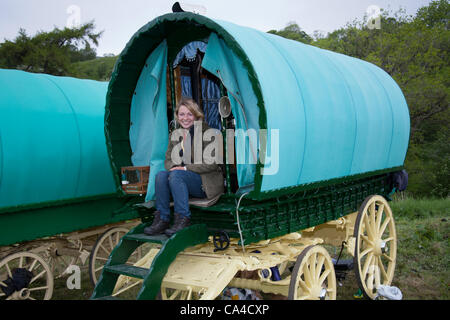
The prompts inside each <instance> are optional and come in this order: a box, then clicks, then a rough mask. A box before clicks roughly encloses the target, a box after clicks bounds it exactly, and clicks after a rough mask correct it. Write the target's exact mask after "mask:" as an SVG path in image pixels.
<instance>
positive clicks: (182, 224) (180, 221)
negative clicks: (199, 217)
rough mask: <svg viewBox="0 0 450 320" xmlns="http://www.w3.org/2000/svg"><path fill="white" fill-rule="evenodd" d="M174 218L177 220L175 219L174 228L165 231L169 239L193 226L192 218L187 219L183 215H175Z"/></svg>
mask: <svg viewBox="0 0 450 320" xmlns="http://www.w3.org/2000/svg"><path fill="white" fill-rule="evenodd" d="M174 218H175V219H174V223H173V226H172V227H171V228H170V229H167V230H166V231H165V233H166V235H167V236H168V237H171V236H173V235H174V234H175V233H177V232H178V231H180V230H181V229H184V228H186V227H188V226H190V225H191V219H190V217H185V216H182V215H181V214H178V213H175V216H174Z"/></svg>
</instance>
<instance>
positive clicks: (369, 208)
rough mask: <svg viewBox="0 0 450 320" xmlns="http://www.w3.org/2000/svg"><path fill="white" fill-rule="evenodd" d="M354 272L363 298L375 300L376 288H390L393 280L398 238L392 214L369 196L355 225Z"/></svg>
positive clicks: (383, 202)
mask: <svg viewBox="0 0 450 320" xmlns="http://www.w3.org/2000/svg"><path fill="white" fill-rule="evenodd" d="M353 236H354V237H355V238H356V241H355V255H354V258H353V259H354V268H355V273H356V279H357V281H358V285H359V287H360V289H361V290H362V292H363V294H364V296H365V297H366V298H370V299H374V298H375V296H376V292H377V287H378V286H379V285H390V284H391V281H392V279H393V277H394V270H395V260H396V255H397V235H396V232H395V223H394V217H393V214H392V210H391V208H390V207H389V204H388V203H387V201H386V200H385V199H384V198H383V197H382V196H378V195H375V196H369V197H367V198H366V199H365V200H364V202H363V204H362V205H361V207H360V209H359V213H358V217H357V218H356V222H355V230H354V234H353Z"/></svg>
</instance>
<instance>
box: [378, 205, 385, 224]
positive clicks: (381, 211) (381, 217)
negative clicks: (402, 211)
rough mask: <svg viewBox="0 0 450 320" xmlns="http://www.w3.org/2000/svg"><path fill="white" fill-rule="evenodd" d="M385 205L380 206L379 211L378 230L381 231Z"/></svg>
mask: <svg viewBox="0 0 450 320" xmlns="http://www.w3.org/2000/svg"><path fill="white" fill-rule="evenodd" d="M383 211H384V203H381V204H379V205H378V210H377V230H380V225H381V220H382V219H383Z"/></svg>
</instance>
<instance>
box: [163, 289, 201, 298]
mask: <svg viewBox="0 0 450 320" xmlns="http://www.w3.org/2000/svg"><path fill="white" fill-rule="evenodd" d="M158 298H159V299H160V300H199V299H200V298H201V295H200V294H199V293H198V292H195V291H192V288H185V289H171V288H165V287H161V291H160V293H159V295H158Z"/></svg>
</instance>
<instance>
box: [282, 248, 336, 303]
mask: <svg viewBox="0 0 450 320" xmlns="http://www.w3.org/2000/svg"><path fill="white" fill-rule="evenodd" d="M288 299H289V300H319V299H320V300H323V299H331V300H335V299H336V275H335V272H334V266H333V262H332V260H331V257H330V255H329V254H328V251H327V250H326V249H325V248H324V247H321V246H318V245H312V246H309V247H307V248H306V249H304V250H303V251H302V253H301V254H300V255H299V256H298V257H297V261H296V262H295V265H294V269H293V270H292V275H291V282H290V284H289V294H288Z"/></svg>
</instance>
